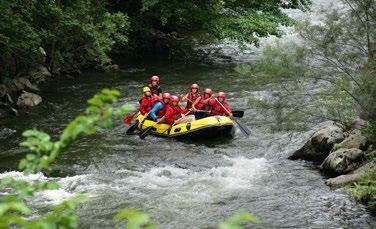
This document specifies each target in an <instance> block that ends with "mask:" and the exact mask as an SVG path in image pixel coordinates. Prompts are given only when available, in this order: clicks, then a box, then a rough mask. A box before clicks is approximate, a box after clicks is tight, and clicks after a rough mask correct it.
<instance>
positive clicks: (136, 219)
mask: <svg viewBox="0 0 376 229" xmlns="http://www.w3.org/2000/svg"><path fill="white" fill-rule="evenodd" d="M114 219H115V221H116V222H119V221H120V220H122V219H126V220H127V228H128V229H141V228H142V227H144V226H145V227H147V228H150V229H154V228H155V226H154V224H153V223H152V221H151V219H150V218H149V216H148V215H147V214H145V213H143V212H140V211H137V210H134V209H124V210H122V211H120V212H119V213H118V214H116V215H115V217H114Z"/></svg>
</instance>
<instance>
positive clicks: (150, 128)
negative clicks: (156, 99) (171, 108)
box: [140, 116, 164, 139]
mask: <svg viewBox="0 0 376 229" xmlns="http://www.w3.org/2000/svg"><path fill="white" fill-rule="evenodd" d="M163 119H164V116H163V117H162V118H161V119H160V121H158V122H156V123H155V124H154V125H152V126H149V127H147V128H146V129H145V130H143V131H142V132H141V133H140V138H141V139H145V138H146V136H148V135H149V133H150V131H151V130H152V129H153V128H154V127H155V126H156V125H158V124H159V123H161V122H162V121H163Z"/></svg>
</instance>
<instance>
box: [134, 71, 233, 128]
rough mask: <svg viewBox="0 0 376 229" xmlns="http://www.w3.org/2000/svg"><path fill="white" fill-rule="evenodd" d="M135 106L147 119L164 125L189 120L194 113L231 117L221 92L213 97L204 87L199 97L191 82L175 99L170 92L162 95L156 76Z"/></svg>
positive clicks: (223, 94)
mask: <svg viewBox="0 0 376 229" xmlns="http://www.w3.org/2000/svg"><path fill="white" fill-rule="evenodd" d="M185 101H186V102H187V105H186V107H185V108H182V107H181V106H180V103H182V102H185ZM139 104H140V107H139V111H140V113H141V114H142V115H147V117H146V118H147V119H150V120H153V121H158V122H165V123H167V124H173V123H177V122H190V121H193V120H195V115H194V114H196V115H197V113H206V116H229V117H232V113H231V108H230V106H229V104H228V103H227V102H226V94H225V93H224V92H219V93H217V94H216V95H213V91H212V90H211V89H210V88H206V89H205V90H204V91H203V93H202V95H201V94H200V91H199V85H198V84H197V83H193V84H191V86H190V92H188V93H187V94H186V95H184V96H183V97H182V98H181V99H179V97H178V96H175V95H173V96H171V94H170V93H166V92H165V93H162V89H161V87H160V79H159V77H158V76H156V75H153V76H152V77H151V79H150V84H149V86H145V87H143V96H142V98H141V99H140V101H139Z"/></svg>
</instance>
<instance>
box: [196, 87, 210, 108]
mask: <svg viewBox="0 0 376 229" xmlns="http://www.w3.org/2000/svg"><path fill="white" fill-rule="evenodd" d="M212 95H213V91H212V89H210V88H206V89H205V90H204V93H203V94H202V96H201V98H200V101H199V102H198V103H197V105H196V106H195V108H196V109H197V110H208V107H207V105H208V101H209V100H210V99H211V97H212Z"/></svg>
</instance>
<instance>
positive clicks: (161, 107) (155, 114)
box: [149, 92, 171, 121]
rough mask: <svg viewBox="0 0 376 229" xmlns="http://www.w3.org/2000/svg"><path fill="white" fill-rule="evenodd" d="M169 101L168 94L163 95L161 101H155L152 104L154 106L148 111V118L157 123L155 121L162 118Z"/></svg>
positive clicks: (169, 96)
mask: <svg viewBox="0 0 376 229" xmlns="http://www.w3.org/2000/svg"><path fill="white" fill-rule="evenodd" d="M170 101H171V95H170V93H167V92H165V93H163V94H162V100H156V101H155V102H154V106H153V108H152V109H151V111H150V114H149V118H150V119H151V120H153V121H157V119H160V118H162V117H163V116H164V115H165V113H166V111H167V108H168V106H169V105H170Z"/></svg>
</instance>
